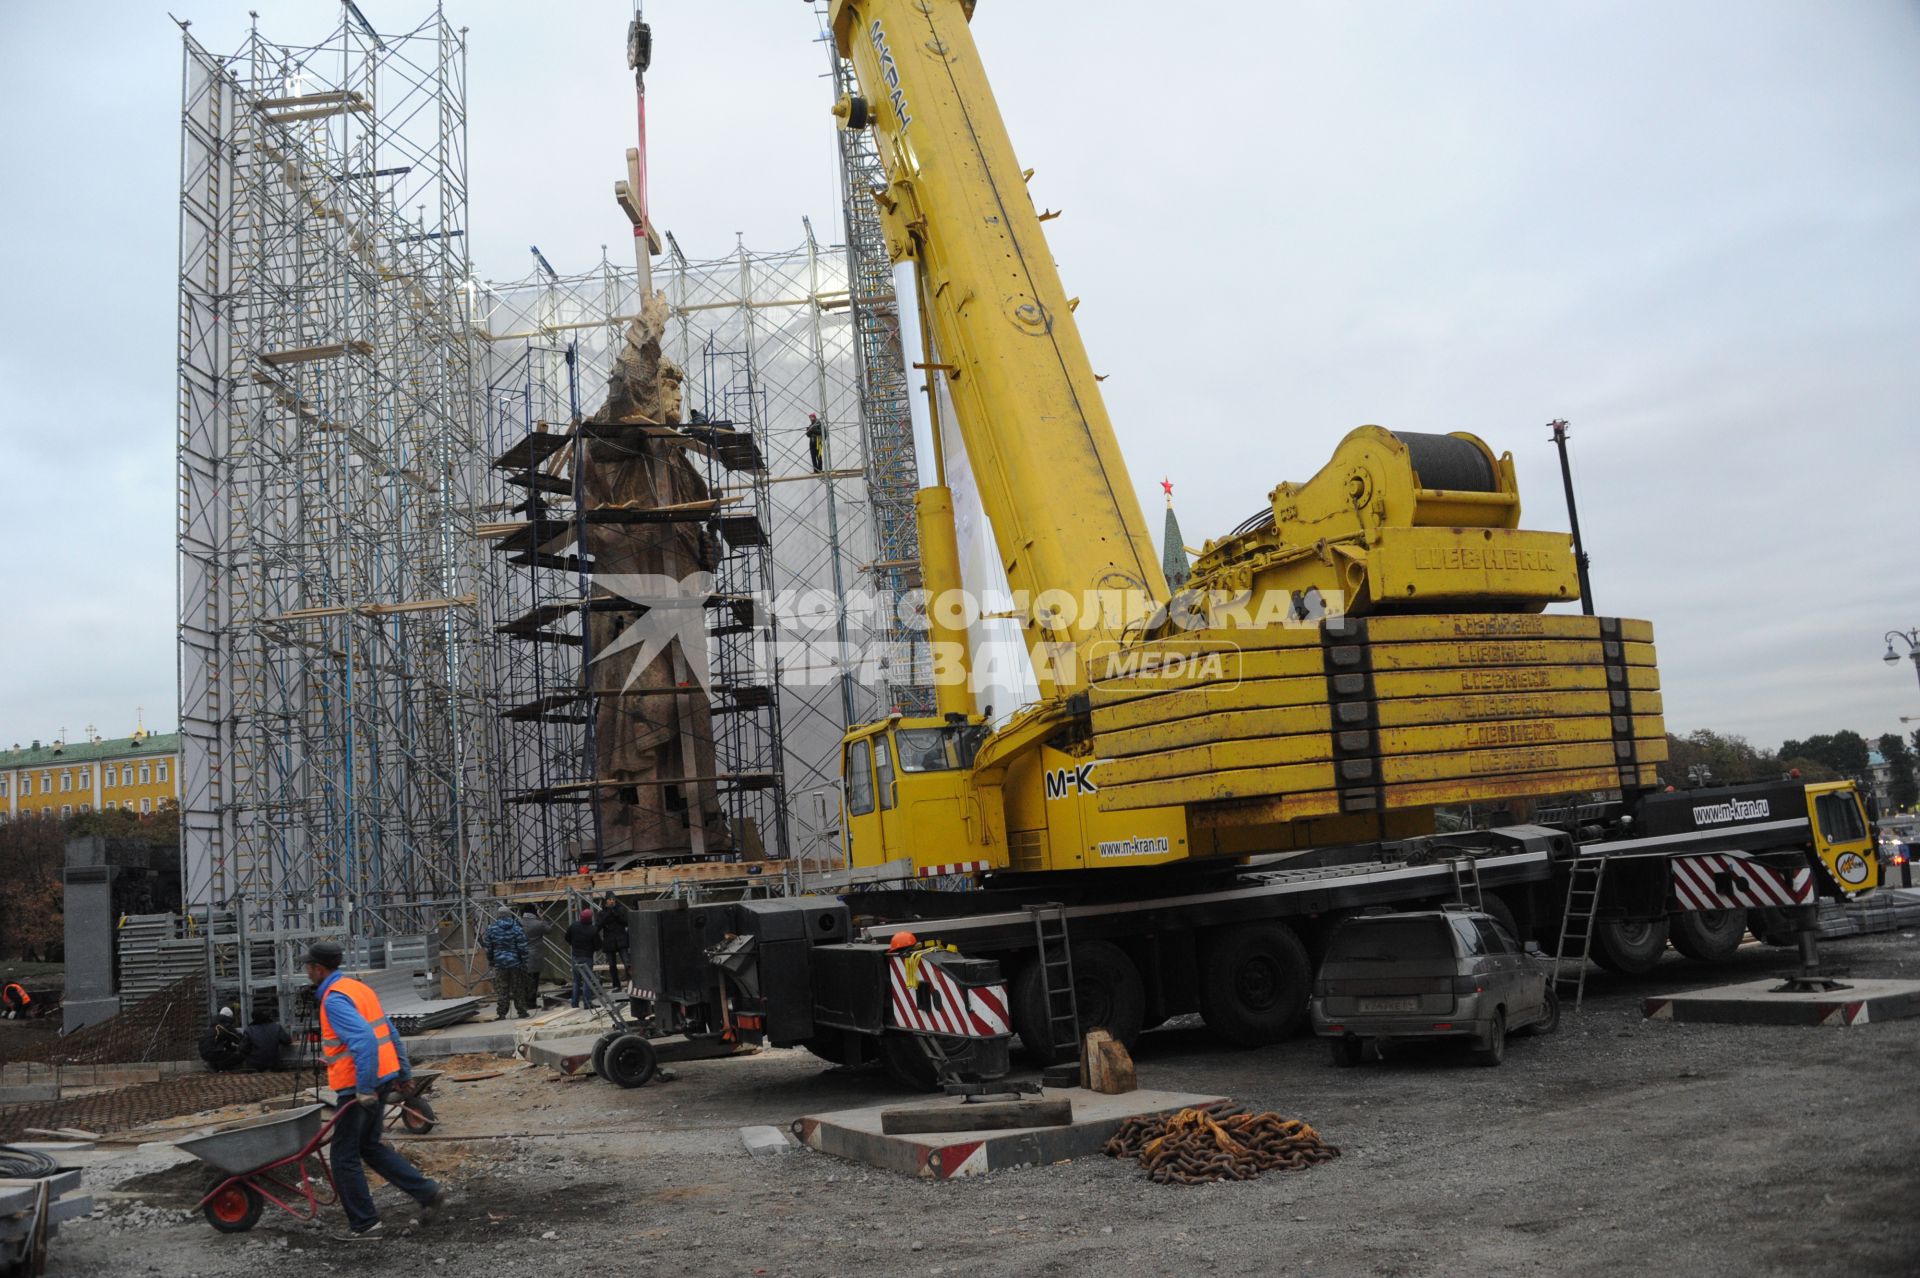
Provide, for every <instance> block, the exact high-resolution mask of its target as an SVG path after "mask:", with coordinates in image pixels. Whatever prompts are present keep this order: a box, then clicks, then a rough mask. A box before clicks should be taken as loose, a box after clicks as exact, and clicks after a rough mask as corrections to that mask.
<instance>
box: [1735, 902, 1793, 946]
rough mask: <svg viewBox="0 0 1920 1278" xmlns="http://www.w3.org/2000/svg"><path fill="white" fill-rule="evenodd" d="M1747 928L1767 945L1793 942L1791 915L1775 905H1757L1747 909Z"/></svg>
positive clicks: (1790, 943)
mask: <svg viewBox="0 0 1920 1278" xmlns="http://www.w3.org/2000/svg"><path fill="white" fill-rule="evenodd" d="M1747 930H1748V931H1750V932H1752V933H1753V935H1754V937H1755V939H1757V940H1759V941H1761V942H1763V943H1765V944H1767V945H1792V944H1794V943H1795V938H1794V929H1793V916H1792V915H1791V914H1789V913H1787V911H1786V910H1784V909H1782V908H1781V907H1779V906H1777V905H1763V906H1757V907H1755V908H1754V909H1751V910H1748V911H1747Z"/></svg>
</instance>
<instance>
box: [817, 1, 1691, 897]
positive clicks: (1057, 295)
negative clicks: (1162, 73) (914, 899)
mask: <svg viewBox="0 0 1920 1278" xmlns="http://www.w3.org/2000/svg"><path fill="white" fill-rule="evenodd" d="M973 8H974V6H973V4H972V3H969V2H968V0H838V3H836V4H835V5H834V6H833V9H832V22H833V31H834V36H835V39H836V41H837V42H838V45H839V49H840V52H841V53H842V55H844V56H846V57H848V58H849V59H851V61H852V63H853V65H854V68H855V70H856V73H857V75H858V78H859V82H860V84H861V86H862V88H863V90H864V93H863V95H861V96H859V97H849V98H847V99H845V100H843V101H842V102H841V103H840V104H839V105H838V106H837V108H836V112H837V114H839V115H840V117H841V119H842V122H843V124H844V125H845V126H846V127H850V128H871V129H872V130H873V131H874V133H875V137H876V142H877V144H878V150H879V153H880V156H881V160H882V163H883V165H884V168H885V171H886V174H887V179H888V181H887V185H886V187H885V188H884V189H882V190H878V191H875V192H874V199H875V201H876V202H877V204H878V206H879V210H880V215H881V220H882V224H883V226H884V228H885V231H886V235H887V243H888V249H889V252H890V253H891V255H892V256H893V258H894V260H895V261H896V262H900V261H910V262H912V263H913V265H914V267H915V275H916V276H917V279H918V281H919V287H918V294H919V296H918V299H917V301H918V304H919V306H920V310H921V315H922V320H923V324H922V331H923V332H924V333H926V334H927V338H928V346H929V348H930V349H929V351H928V352H927V353H926V355H925V357H924V359H923V360H922V361H920V362H921V363H923V364H924V365H925V366H926V368H927V369H928V375H929V378H930V379H938V380H939V382H940V383H941V384H942V389H944V391H945V396H944V397H943V396H941V395H938V394H930V395H929V401H930V403H932V404H933V405H934V406H935V411H936V413H937V411H938V405H939V404H940V403H941V401H942V399H943V398H944V399H945V400H946V401H948V402H950V403H951V406H952V419H953V420H952V425H953V426H954V427H955V428H956V430H957V434H958V436H959V438H960V439H961V440H962V441H963V442H964V445H965V448H966V452H967V457H968V460H969V461H970V463H971V466H972V471H973V473H974V475H975V476H976V478H977V483H978V488H979V494H980V502H981V505H982V507H983V508H984V509H985V511H986V513H987V515H988V517H989V518H990V519H991V521H992V525H993V530H994V536H995V540H996V543H997V548H998V551H999V555H1000V561H1001V564H1002V566H1003V567H1004V568H1005V570H1006V574H1007V579H1008V581H1009V583H1010V585H1011V586H1012V588H1013V590H1014V592H1015V597H1016V599H1023V600H1024V601H1025V610H1024V612H1023V614H1022V615H1021V617H1020V621H1021V623H1022V625H1023V627H1024V629H1025V635H1026V639H1027V642H1028V646H1029V648H1030V650H1031V652H1032V654H1033V656H1034V667H1035V675H1036V679H1037V682H1038V684H1039V689H1040V700H1039V702H1038V703H1037V704H1035V705H1034V706H1031V707H1029V708H1027V709H1025V710H1024V711H1022V712H1021V713H1019V714H1017V715H1016V716H1015V717H1014V718H1013V719H1012V721H1011V722H1009V723H1008V724H1006V725H1005V726H1004V727H1001V728H1000V729H999V730H998V731H988V730H987V727H986V725H985V724H984V723H983V722H982V721H981V719H980V718H979V716H977V715H976V714H975V713H974V707H973V705H972V703H971V698H970V694H969V692H968V690H967V687H966V682H965V679H966V671H967V666H968V662H967V654H966V649H965V644H966V636H965V633H964V632H963V631H961V630H959V629H957V628H954V627H952V626H950V625H948V624H946V618H950V616H951V613H952V612H953V611H954V610H953V609H943V608H941V607H939V606H938V600H939V599H940V597H941V596H942V595H943V594H945V593H946V592H955V591H958V590H959V588H960V585H961V583H960V577H959V566H958V554H957V551H956V549H955V546H954V531H953V518H952V495H951V493H950V492H949V491H948V490H947V489H946V488H945V486H944V465H943V459H942V458H940V457H939V453H938V450H939V439H940V430H939V428H938V423H936V429H935V431H934V438H935V449H936V459H935V464H936V471H937V474H938V475H939V476H940V477H941V482H940V483H939V484H937V485H936V486H934V487H932V488H930V489H927V490H925V491H924V492H923V493H922V496H921V499H920V503H919V513H920V519H921V523H920V529H921V542H922V547H923V550H922V558H923V573H924V582H925V585H926V588H927V590H928V592H929V595H930V596H932V597H933V598H934V599H935V601H936V606H935V607H933V608H930V609H929V616H930V618H932V619H933V624H932V626H931V629H932V634H931V636H930V637H931V639H932V640H933V641H934V643H935V644H936V651H937V652H938V653H940V654H941V656H942V658H943V659H942V661H941V662H940V665H941V668H942V671H943V674H944V675H945V677H944V678H943V679H941V680H940V681H939V682H938V686H937V687H936V690H935V691H936V696H937V706H938V709H939V711H940V714H941V717H940V718H939V719H935V720H908V719H896V720H892V721H890V722H886V723H879V724H872V725H867V726H865V727H862V728H860V729H857V730H856V731H854V732H852V733H850V734H849V735H848V738H847V740H846V743H845V755H844V759H843V766H844V773H845V778H846V782H847V812H846V816H847V820H846V830H847V850H848V855H849V860H850V862H851V863H852V864H854V865H877V864H882V863H885V862H889V861H893V860H896V859H900V858H903V857H904V858H910V859H911V860H912V862H913V864H914V865H915V867H916V868H917V869H918V870H920V871H922V872H924V873H928V874H935V873H950V872H952V871H953V870H954V869H955V868H956V867H959V868H961V869H963V870H965V871H969V872H978V871H1001V870H1015V871H1025V872H1037V871H1049V870H1065V869H1075V870H1080V869H1095V868H1100V869H1118V868H1137V867H1140V866H1148V865H1159V864H1166V863H1171V862H1180V861H1187V860H1194V859H1204V858H1210V857H1222V856H1240V855H1246V854H1252V853H1264V852H1275V851H1283V850H1286V849H1290V848H1296V847H1305V846H1311V845H1318V844H1324V843H1327V842H1329V841H1342V840H1353V839H1365V838H1379V837H1399V836H1406V835H1412V834H1417V833H1420V832H1422V831H1423V830H1427V829H1430V828H1431V815H1430V814H1431V811H1432V808H1433V807H1434V805H1436V804H1445V803H1462V802H1468V801H1473V800H1481V799H1498V798H1508V797H1517V796H1521V795H1540V794H1555V793H1571V792H1575V791H1580V790H1589V789H1604V788H1613V787H1618V786H1620V785H1622V784H1625V785H1629V786H1632V785H1638V784H1641V783H1643V782H1651V780H1652V779H1653V775H1652V769H1651V768H1650V767H1649V766H1647V765H1650V764H1652V763H1654V762H1657V761H1658V760H1659V759H1661V758H1663V757H1664V747H1665V738H1664V729H1663V726H1662V724H1661V721H1660V702H1659V693H1658V691H1657V688H1658V678H1657V673H1656V671H1655V667H1654V657H1653V649H1652V644H1651V639H1652V633H1651V629H1650V627H1648V626H1647V625H1646V623H1644V622H1631V621H1628V622H1619V621H1615V620H1613V619H1606V618H1593V617H1584V616H1582V617H1543V616H1539V615H1537V614H1538V613H1539V611H1540V610H1541V609H1542V608H1544V607H1545V606H1547V605H1548V604H1550V603H1556V602H1565V601H1570V600H1573V599H1575V598H1577V597H1578V584H1577V577H1576V571H1575V566H1574V558H1573V553H1572V548H1571V546H1570V543H1569V539H1568V537H1567V536H1566V535H1565V534H1562V533H1545V532H1530V531H1525V530H1522V529H1520V528H1519V527H1518V523H1519V515H1520V502H1519V492H1518V487H1517V485H1516V483H1515V480H1514V473H1513V463H1512V459H1511V457H1510V456H1496V455H1495V454H1494V453H1493V451H1492V450H1491V449H1489V448H1488V447H1487V446H1486V444H1484V443H1483V442H1482V441H1480V440H1479V439H1477V438H1475V437H1473V436H1471V435H1466V434H1456V435H1430V434H1413V433H1405V432H1402V433H1394V432H1390V431H1387V430H1383V429H1381V428H1379V427H1377V426H1364V427H1361V428H1360V429H1358V430H1356V431H1353V432H1352V433H1351V434H1349V435H1348V436H1347V437H1346V439H1345V440H1344V441H1342V443H1341V444H1340V447H1339V449H1338V451H1337V452H1336V454H1335V457H1334V459H1333V460H1332V461H1331V462H1329V463H1328V464H1327V465H1326V466H1325V467H1323V468H1322V469H1321V470H1320V472H1319V473H1318V474H1317V475H1315V476H1314V477H1313V478H1312V479H1310V480H1308V481H1307V482H1305V483H1302V484H1282V485H1280V486H1279V487H1278V488H1276V489H1275V490H1274V492H1273V494H1272V497H1271V508H1270V509H1268V510H1266V511H1263V512H1262V513H1261V515H1260V516H1258V517H1256V518H1255V519H1253V520H1250V521H1248V523H1247V524H1246V525H1244V526H1243V527H1242V528H1241V529H1239V530H1237V531H1236V532H1235V533H1234V534H1232V535H1230V536H1227V537H1224V538H1221V539H1219V540H1218V541H1210V542H1208V543H1207V545H1206V547H1205V548H1204V553H1203V554H1202V556H1201V558H1200V560H1199V562H1198V564H1197V565H1196V569H1195V574H1194V578H1193V580H1192V581H1191V582H1190V583H1189V585H1188V587H1187V589H1186V590H1185V591H1183V592H1182V594H1181V595H1180V596H1179V597H1177V598H1176V597H1173V596H1172V595H1171V593H1170V592H1169V590H1168V588H1167V584H1166V579H1165V577H1164V576H1163V574H1162V572H1161V569H1160V565H1159V562H1158V559H1157V557H1156V555H1155V554H1154V550H1153V546H1152V543H1151V540H1150V539H1149V537H1148V533H1147V527H1146V522H1145V520H1144V519H1143V518H1142V516H1141V511H1140V506H1139V502H1138V500H1137V498H1136V497H1135V494H1134V489H1133V485H1132V483H1131V481H1130V480H1129V478H1128V476H1127V468H1126V462H1125V459H1124V458H1123V457H1122V456H1121V454H1120V449H1119V446H1118V444H1117V443H1116V441H1115V439H1114V434H1113V427H1112V425H1111V423H1110V422H1109V421H1108V418H1107V413H1106V407H1105V405H1104V403H1103V402H1102V399H1101V394H1100V388H1099V385H1098V380H1097V378H1096V377H1095V376H1094V373H1093V369H1092V366H1091V365H1090V364H1089V362H1088V360H1087V355H1086V351H1085V349H1084V348H1083V347H1082V345H1081V341H1080V332H1079V328H1078V326H1077V325H1076V323H1075V322H1074V318H1073V308H1074V300H1073V299H1071V298H1069V297H1068V296H1067V293H1066V290H1065V289H1064V287H1063V286H1062V284H1061V282H1060V278H1059V274H1058V272H1057V271H1056V270H1055V268H1054V264H1053V257H1052V254H1051V253H1050V252H1049V250H1048V248H1047V244H1046V240H1045V237H1044V235H1043V234H1042V231H1041V218H1040V215H1039V213H1038V212H1037V211H1036V209H1035V207H1034V204H1033V201H1032V200H1031V199H1030V198H1029V196H1028V194H1027V189H1026V183H1027V179H1028V178H1029V177H1030V176H1031V173H1030V172H1029V171H1025V170H1022V169H1021V167H1020V165H1019V162H1018V161H1017V160H1016V159H1015V157H1014V153H1013V147H1012V144H1011V142H1010V141H1009V140H1008V137H1007V132H1006V128H1005V126H1004V124H1003V123H1002V122H1001V119H1000V113H999V108H998V106H997V105H996V103H995V100H994V96H993V93H992V91H991V90H990V88H989V87H988V84H987V78H986V73H985V71H984V69H983V68H982V66H981V63H980V58H979V53H978V50H977V49H976V47H975V45H974V42H973V38H972V35H971V32H970V29H969V22H970V20H971V18H972V13H973ZM1330 613H1331V614H1333V617H1332V619H1331V620H1327V621H1325V622H1324V623H1323V620H1322V619H1323V618H1327V617H1328V616H1329V614H1330ZM1363 618H1364V620H1363Z"/></svg>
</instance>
